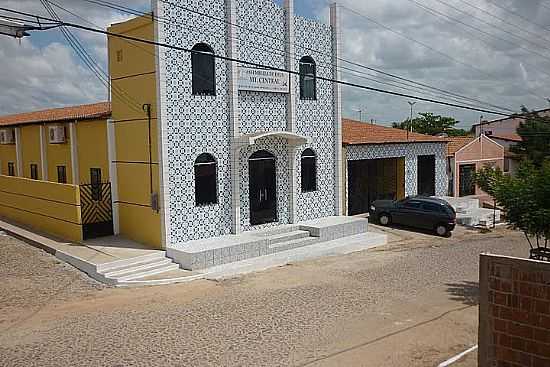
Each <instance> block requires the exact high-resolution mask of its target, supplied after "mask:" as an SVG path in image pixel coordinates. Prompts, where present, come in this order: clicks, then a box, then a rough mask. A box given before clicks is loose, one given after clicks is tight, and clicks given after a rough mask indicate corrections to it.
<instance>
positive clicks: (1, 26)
mask: <svg viewBox="0 0 550 367" xmlns="http://www.w3.org/2000/svg"><path fill="white" fill-rule="evenodd" d="M35 29H40V28H39V27H34V26H30V25H25V24H23V23H20V22H16V21H13V20H9V19H5V18H0V34H3V35H6V36H10V37H14V38H19V39H21V38H23V37H28V36H30V34H29V33H27V31H32V30H35Z"/></svg>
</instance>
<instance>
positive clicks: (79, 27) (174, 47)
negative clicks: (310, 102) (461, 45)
mask: <svg viewBox="0 0 550 367" xmlns="http://www.w3.org/2000/svg"><path fill="white" fill-rule="evenodd" d="M0 10H4V11H9V12H14V13H19V14H23V15H27V16H28V15H29V14H28V13H23V12H18V11H15V10H11V9H7V8H1V7H0ZM41 18H42V19H46V20H51V19H48V18H44V17H41ZM61 24H62V25H64V26H67V27H71V28H75V29H80V30H85V31H89V32H93V33H98V34H104V35H107V36H111V37H118V38H122V39H126V40H130V41H135V42H142V43H145V44H149V45H153V46H158V47H165V48H170V49H174V50H178V51H183V52H187V53H191V54H204V53H203V52H201V51H195V50H191V49H187V48H184V47H179V46H174V45H168V44H165V43H160V42H155V41H150V40H146V39H141V38H137V37H132V36H127V35H121V34H115V33H112V32H109V31H104V30H101V29H94V28H90V27H87V26H83V25H80V24H75V23H68V22H62V23H61ZM209 55H211V54H209ZM211 56H212V57H214V58H216V59H220V60H224V61H230V62H236V63H239V64H242V65H248V66H253V67H257V68H262V69H267V70H274V71H280V72H284V73H287V74H289V75H298V76H299V75H302V74H301V73H299V72H296V71H292V70H287V69H284V68H277V67H273V66H268V65H263V64H260V63H255V62H250V61H246V60H240V59H236V58H232V57H227V56H222V55H216V54H213V55H211ZM316 79H318V80H321V81H326V82H331V83H337V84H341V85H345V86H349V87H354V88H358V89H363V90H368V91H372V92H377V93H383V94H388V95H393V96H399V97H405V98H411V99H415V100H419V101H423V102H429V103H435V104H440V105H445V106H449V107H455V108H460V109H464V110H471V111H478V112H484V113H490V114H494V115H500V116H509V114H505V113H502V112H499V111H493V110H487V109H479V108H474V107H469V106H465V105H459V104H454V103H448V102H443V101H438V100H434V99H429V98H424V97H419V96H414V95H408V94H403V93H398V92H393V91H389V90H384V89H379V88H373V87H368V86H364V85H360V84H356V83H350V82H345V81H341V80H336V79H332V78H325V77H320V76H319V77H316Z"/></svg>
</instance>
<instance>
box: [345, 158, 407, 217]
mask: <svg viewBox="0 0 550 367" xmlns="http://www.w3.org/2000/svg"><path fill="white" fill-rule="evenodd" d="M404 197H405V158H391V159H369V160H360V161H350V162H348V214H349V215H357V214H364V213H368V211H369V208H370V205H371V204H372V202H373V201H375V200H398V199H403V198H404Z"/></svg>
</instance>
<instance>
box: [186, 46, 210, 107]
mask: <svg viewBox="0 0 550 367" xmlns="http://www.w3.org/2000/svg"><path fill="white" fill-rule="evenodd" d="M193 51H200V52H201V53H192V54H191V68H192V74H193V94H194V95H208V96H213V95H216V67H215V58H214V51H213V50H212V49H211V48H210V47H209V46H208V45H206V44H203V43H200V44H198V45H195V47H193ZM202 52H204V53H202Z"/></svg>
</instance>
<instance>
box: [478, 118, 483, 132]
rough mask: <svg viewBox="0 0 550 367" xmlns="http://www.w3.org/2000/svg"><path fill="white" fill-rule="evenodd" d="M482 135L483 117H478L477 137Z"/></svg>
mask: <svg viewBox="0 0 550 367" xmlns="http://www.w3.org/2000/svg"><path fill="white" fill-rule="evenodd" d="M481 135H483V115H481V116H479V136H481Z"/></svg>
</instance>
